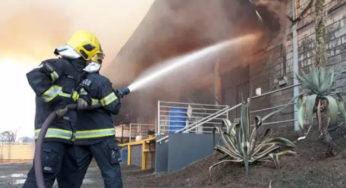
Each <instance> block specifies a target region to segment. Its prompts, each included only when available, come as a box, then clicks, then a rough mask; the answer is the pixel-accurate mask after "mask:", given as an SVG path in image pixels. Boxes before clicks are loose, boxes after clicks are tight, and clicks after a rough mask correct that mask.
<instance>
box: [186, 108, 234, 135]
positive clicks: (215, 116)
mask: <svg viewBox="0 0 346 188" xmlns="http://www.w3.org/2000/svg"><path fill="white" fill-rule="evenodd" d="M239 106H241V103H239V104H237V105H235V106H233V107H232V108H229V109H227V110H226V111H225V112H223V113H219V114H217V115H214V116H213V117H211V118H209V119H207V120H205V121H203V122H202V123H200V124H197V125H195V126H194V127H191V128H189V129H187V130H185V131H184V132H183V133H187V132H188V131H190V130H192V129H195V128H197V127H199V126H200V125H202V124H203V123H206V122H207V121H210V120H212V119H214V118H217V117H219V116H221V115H222V114H224V113H227V112H229V111H231V110H233V109H236V108H238V107H239Z"/></svg>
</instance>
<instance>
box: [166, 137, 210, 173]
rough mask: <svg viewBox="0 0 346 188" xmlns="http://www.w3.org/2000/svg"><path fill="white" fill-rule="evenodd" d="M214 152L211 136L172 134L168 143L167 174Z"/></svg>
mask: <svg viewBox="0 0 346 188" xmlns="http://www.w3.org/2000/svg"><path fill="white" fill-rule="evenodd" d="M213 152H214V147H213V137H212V135H211V134H172V135H170V137H169V142H168V169H167V171H168V172H174V171H177V170H180V169H182V168H184V167H186V166H188V165H190V164H191V163H193V162H195V161H197V160H200V159H203V158H206V157H209V156H210V155H211V154H212V153H213Z"/></svg>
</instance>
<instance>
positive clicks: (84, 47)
mask: <svg viewBox="0 0 346 188" xmlns="http://www.w3.org/2000/svg"><path fill="white" fill-rule="evenodd" d="M67 45H69V46H71V47H72V48H73V49H74V50H76V52H77V53H78V54H79V55H80V56H82V57H83V59H85V60H90V59H91V58H93V57H94V56H95V55H96V54H98V53H102V54H103V52H102V49H101V45H100V42H99V41H98V40H97V38H96V36H95V35H93V34H92V33H90V32H88V31H85V30H79V31H76V32H75V33H73V35H72V36H71V38H70V40H69V41H68V42H67Z"/></svg>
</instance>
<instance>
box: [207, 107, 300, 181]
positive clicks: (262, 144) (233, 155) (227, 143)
mask: <svg viewBox="0 0 346 188" xmlns="http://www.w3.org/2000/svg"><path fill="white" fill-rule="evenodd" d="M261 125H262V120H261V118H260V117H259V116H256V117H255V126H254V128H253V130H252V131H250V129H251V126H250V119H249V102H248V103H245V102H243V104H242V107H241V117H240V123H236V124H232V123H231V122H230V121H229V120H228V119H224V120H223V122H222V125H221V127H215V128H214V130H213V137H214V149H215V150H216V151H218V152H220V153H222V154H224V155H225V157H223V159H220V160H221V161H219V162H217V163H216V164H213V165H212V166H210V167H209V173H210V175H211V170H212V168H213V167H215V166H217V165H219V164H221V163H225V162H242V163H244V164H245V169H246V171H248V169H249V163H253V162H255V161H270V160H272V161H273V162H274V164H275V166H276V167H277V168H279V157H280V156H283V155H289V154H295V152H293V151H292V150H291V149H288V150H285V151H280V148H281V147H280V146H285V147H288V148H293V147H295V145H294V143H292V142H291V141H289V140H287V139H285V138H282V137H272V130H271V129H267V130H266V131H265V133H264V135H263V137H262V139H260V140H259V142H257V129H258V127H260V126H261ZM216 130H218V132H219V133H220V136H221V138H220V140H222V141H223V144H224V146H222V145H219V144H218V145H215V132H216ZM250 132H251V133H250Z"/></svg>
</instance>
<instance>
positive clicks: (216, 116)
mask: <svg viewBox="0 0 346 188" xmlns="http://www.w3.org/2000/svg"><path fill="white" fill-rule="evenodd" d="M345 72H346V71H343V73H345ZM298 86H301V84H300V83H298V84H294V85H290V86H287V87H283V88H280V89H277V90H273V91H269V92H266V93H263V94H261V95H257V96H254V97H251V99H257V98H260V97H265V96H267V95H271V94H274V93H276V92H280V91H284V90H287V89H292V88H296V87H298ZM340 87H342V86H340ZM292 97H293V96H292ZM289 105H295V103H291V104H289ZM158 106H159V109H160V101H159V104H158ZM220 106H222V105H220ZM240 106H241V103H240V104H237V105H235V106H233V107H229V106H226V105H223V107H225V108H223V109H220V110H218V111H216V112H215V113H212V114H210V115H208V116H206V117H203V118H202V119H200V120H199V121H196V122H194V123H192V124H190V125H186V126H185V127H183V128H181V129H179V130H177V131H174V133H189V132H190V131H191V130H194V129H198V128H199V127H200V126H202V125H204V124H205V123H206V122H210V121H212V120H218V119H224V118H220V116H222V115H227V118H228V112H229V111H231V110H234V109H236V108H238V107H240ZM284 106H286V103H284V104H281V105H277V106H273V107H268V108H263V109H259V110H253V111H251V112H250V113H258V112H263V111H270V110H277V109H279V108H281V107H284ZM296 111H297V109H296V108H294V110H293V112H292V113H295V112H296ZM158 116H159V117H160V112H159V114H158ZM297 121H298V120H297V119H295V118H294V119H288V120H279V121H273V122H264V123H263V125H272V124H278V123H289V122H295V123H297ZM216 124H220V121H219V122H218V123H216ZM295 126H296V125H295ZM168 137H169V136H168V135H167V136H165V137H163V138H161V139H159V140H157V141H156V142H158V143H160V142H162V141H163V140H167V141H168Z"/></svg>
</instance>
